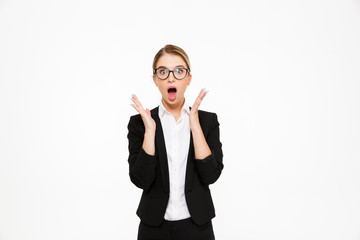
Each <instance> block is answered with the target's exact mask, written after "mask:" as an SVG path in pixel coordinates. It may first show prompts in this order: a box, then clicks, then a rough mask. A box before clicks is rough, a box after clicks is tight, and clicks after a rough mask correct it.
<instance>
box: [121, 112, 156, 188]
mask: <svg viewBox="0 0 360 240" xmlns="http://www.w3.org/2000/svg"><path fill="white" fill-rule="evenodd" d="M140 120H141V123H142V119H141V118H140ZM128 130H129V132H128V135H127V137H128V139H129V158H128V162H129V175H130V180H131V182H132V183H134V184H135V186H137V187H138V188H141V189H143V190H145V191H146V190H148V189H149V188H150V187H151V185H152V183H153V182H154V179H155V176H156V157H155V156H153V155H149V154H148V153H146V152H145V150H144V149H143V147H142V144H143V141H144V133H141V131H140V130H139V123H138V121H135V117H134V116H131V117H130V121H129V124H128Z"/></svg>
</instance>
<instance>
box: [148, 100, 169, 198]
mask: <svg viewBox="0 0 360 240" xmlns="http://www.w3.org/2000/svg"><path fill="white" fill-rule="evenodd" d="M151 117H152V118H153V119H154V121H155V123H156V132H155V154H156V153H157V154H158V155H159V162H160V168H161V175H162V182H163V190H164V192H166V193H170V187H169V167H168V161H167V153H166V146H165V140H164V133H163V130H162V126H161V121H160V118H159V106H158V107H156V108H154V111H152V112H151Z"/></svg>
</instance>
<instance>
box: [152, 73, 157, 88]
mask: <svg viewBox="0 0 360 240" xmlns="http://www.w3.org/2000/svg"><path fill="white" fill-rule="evenodd" d="M152 78H153V81H154V83H155V85H156V86H157V84H156V76H155V74H153V76H152Z"/></svg>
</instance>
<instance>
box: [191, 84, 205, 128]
mask: <svg viewBox="0 0 360 240" xmlns="http://www.w3.org/2000/svg"><path fill="white" fill-rule="evenodd" d="M208 92H209V91H206V92H205V88H203V89H201V91H200V93H199V96H198V97H197V98H196V100H195V103H194V105H193V106H192V108H191V111H190V114H189V122H190V129H191V130H195V129H201V126H200V122H199V114H198V108H199V106H200V103H201V101H202V100H203V99H204V97H205V96H206V94H207V93H208Z"/></svg>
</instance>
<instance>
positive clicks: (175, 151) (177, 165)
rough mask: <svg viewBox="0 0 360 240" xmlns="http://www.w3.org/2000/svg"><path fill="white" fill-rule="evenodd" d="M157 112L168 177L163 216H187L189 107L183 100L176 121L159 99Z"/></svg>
mask: <svg viewBox="0 0 360 240" xmlns="http://www.w3.org/2000/svg"><path fill="white" fill-rule="evenodd" d="M158 113H159V118H160V121H161V125H162V129H163V133H164V140H165V146H166V153H167V159H168V166H169V179H170V199H169V202H168V205H167V208H166V212H165V216H164V218H165V219H166V220H168V221H175V220H181V219H185V218H189V217H190V213H189V210H188V207H187V204H186V200H185V173H186V165H187V158H188V153H189V146H190V124H189V113H190V108H189V105H187V103H186V101H185V102H184V105H183V107H182V109H181V117H180V118H179V119H178V121H177V122H176V121H175V117H174V116H173V115H172V114H171V113H170V112H168V111H167V110H166V109H165V107H164V105H163V104H162V102H161V101H160V105H159V112H158Z"/></svg>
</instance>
